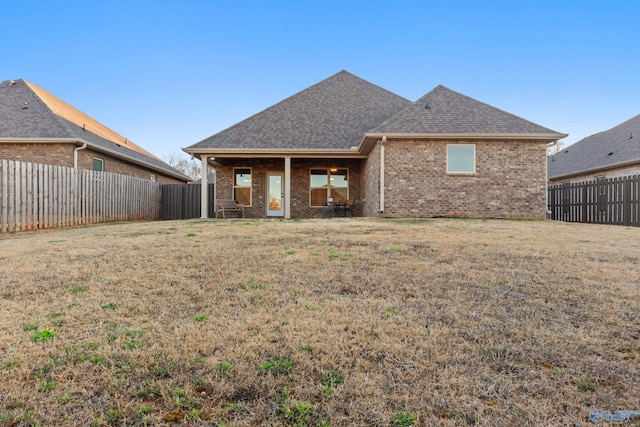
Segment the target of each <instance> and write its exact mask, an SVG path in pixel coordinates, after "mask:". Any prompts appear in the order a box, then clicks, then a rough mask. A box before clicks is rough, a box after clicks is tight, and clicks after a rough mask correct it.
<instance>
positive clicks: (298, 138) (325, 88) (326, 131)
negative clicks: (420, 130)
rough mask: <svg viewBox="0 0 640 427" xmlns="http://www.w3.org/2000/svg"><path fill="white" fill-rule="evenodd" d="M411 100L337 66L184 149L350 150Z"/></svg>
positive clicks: (191, 150) (190, 151)
mask: <svg viewBox="0 0 640 427" xmlns="http://www.w3.org/2000/svg"><path fill="white" fill-rule="evenodd" d="M411 104H412V103H411V101H409V100H407V99H405V98H402V97H401V96H398V95H396V94H394V93H392V92H389V91H388V90H386V89H383V88H381V87H379V86H376V85H374V84H372V83H369V82H367V81H365V80H363V79H361V78H359V77H356V76H354V75H353V74H350V73H348V72H347V71H340V72H339V73H337V74H335V75H333V76H331V77H329V78H328V79H326V80H323V81H321V82H319V83H317V84H315V85H313V86H311V87H309V88H307V89H305V90H303V91H301V92H299V93H297V94H295V95H293V96H291V97H289V98H287V99H285V100H283V101H281V102H279V103H277V104H275V105H273V106H271V107H269V108H267V109H266V110H264V111H262V112H260V113H258V114H255V115H254V116H251V117H249V118H248V119H246V120H243V121H241V122H239V123H237V124H236V125H233V126H231V127H230V128H228V129H225V130H223V131H221V132H219V133H217V134H215V135H213V136H210V137H209V138H207V139H204V140H202V141H200V142H198V143H197V144H194V145H192V146H190V147H187V148H185V149H184V150H185V151H186V152H188V153H198V152H207V151H211V149H214V150H215V149H235V150H243V149H251V150H261V149H268V150H274V149H281V150H287V149H303V150H314V149H315V150H329V151H330V150H342V149H347V150H349V149H352V148H353V147H356V146H358V144H359V143H360V141H361V140H362V136H363V135H364V133H365V132H366V131H367V130H369V129H371V128H373V127H374V126H376V125H377V124H378V123H380V122H382V121H383V120H385V119H386V118H388V117H389V116H391V115H392V114H395V113H396V112H397V111H399V110H401V109H403V108H405V107H407V106H409V105H411Z"/></svg>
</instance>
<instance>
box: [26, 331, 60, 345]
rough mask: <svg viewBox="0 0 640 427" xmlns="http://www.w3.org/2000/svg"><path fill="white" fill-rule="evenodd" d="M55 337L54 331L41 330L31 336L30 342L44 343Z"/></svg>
mask: <svg viewBox="0 0 640 427" xmlns="http://www.w3.org/2000/svg"><path fill="white" fill-rule="evenodd" d="M55 336H56V333H55V331H53V330H51V329H42V330H41V331H40V332H37V333H35V334H33V335H32V336H31V341H33V342H46V341H49V340H52V339H53V337H55Z"/></svg>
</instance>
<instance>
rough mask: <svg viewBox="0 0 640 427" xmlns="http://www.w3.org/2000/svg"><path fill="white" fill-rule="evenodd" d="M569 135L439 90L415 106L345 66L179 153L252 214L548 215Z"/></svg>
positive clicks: (223, 196)
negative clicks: (553, 168) (561, 145)
mask: <svg viewBox="0 0 640 427" xmlns="http://www.w3.org/2000/svg"><path fill="white" fill-rule="evenodd" d="M565 136H566V135H564V134H560V133H558V132H555V131H553V130H550V129H547V128H544V127H542V126H539V125H537V124H534V123H531V122H529V121H527V120H524V119H521V118H519V117H516V116H514V115H512V114H509V113H506V112H504V111H501V110H499V109H497V108H494V107H491V106H489V105H487V104H483V103H481V102H478V101H476V100H474V99H471V98H469V97H467V96H464V95H461V94H459V93H456V92H454V91H452V90H450V89H447V88H445V87H444V86H438V87H436V88H435V89H433V90H432V91H431V92H429V93H428V94H426V95H425V96H423V97H422V98H420V99H419V100H418V101H416V102H415V103H413V102H411V101H409V100H407V99H405V98H402V97H400V96H398V95H395V94H393V93H391V92H389V91H387V90H385V89H382V88H380V87H378V86H376V85H373V84H371V83H369V82H367V81H365V80H362V79H360V78H359V77H356V76H354V75H352V74H350V73H348V72H346V71H341V72H339V73H337V74H335V75H333V76H331V77H329V78H328V79H326V80H324V81H321V82H320V83H317V84H315V85H313V86H311V87H309V88H307V89H305V90H303V91H302V92H299V93H297V94H296V95H293V96H292V97H290V98H287V99H285V100H284V101H282V102H280V103H278V104H275V105H274V106H272V107H269V108H267V109H266V110H264V111H262V112H260V113H258V114H256V115H254V116H252V117H249V118H248V119H246V120H244V121H242V122H240V123H238V124H236V125H234V126H232V127H230V128H228V129H226V130H223V131H222V132H219V133H217V134H215V135H213V136H211V137H209V138H207V139H205V140H203V141H201V142H198V143H197V144H194V145H192V146H190V147H187V148H184V151H185V152H187V153H190V154H192V155H194V156H197V157H199V158H200V159H201V160H202V164H203V176H207V174H206V173H204V172H205V170H206V169H207V168H208V167H209V166H212V167H213V168H214V169H215V183H216V197H217V198H218V199H235V200H236V201H238V203H242V204H245V205H247V207H246V208H245V214H246V215H247V216H252V217H264V216H275V217H278V216H280V217H285V218H289V217H291V216H294V217H298V216H299V217H314V216H316V217H317V216H320V215H321V213H322V203H323V202H324V201H325V200H327V199H328V198H330V197H332V198H333V199H334V200H337V201H344V200H354V201H355V202H356V206H357V209H356V213H358V214H360V215H364V216H378V215H380V216H387V217H436V216H463V217H499V218H502V217H531V218H544V217H545V212H546V203H545V197H546V163H545V162H546V148H547V144H549V143H552V142H555V141H557V140H558V139H560V138H563V137H565ZM203 197H206V195H205V193H203ZM202 205H203V206H206V205H207V203H206V200H204V199H203V204H202ZM203 216H206V213H205V212H203Z"/></svg>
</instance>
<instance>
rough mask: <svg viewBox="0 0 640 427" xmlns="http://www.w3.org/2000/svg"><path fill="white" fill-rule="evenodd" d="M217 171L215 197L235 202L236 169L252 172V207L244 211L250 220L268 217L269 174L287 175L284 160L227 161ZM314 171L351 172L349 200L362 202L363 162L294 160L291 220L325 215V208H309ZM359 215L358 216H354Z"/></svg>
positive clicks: (292, 165) (292, 162) (292, 168)
mask: <svg viewBox="0 0 640 427" xmlns="http://www.w3.org/2000/svg"><path fill="white" fill-rule="evenodd" d="M223 161H224V165H223V166H217V167H216V197H217V198H218V199H232V198H233V168H251V191H252V194H251V207H249V208H245V215H246V216H247V217H249V218H263V217H265V216H266V205H265V197H266V191H267V182H266V178H267V172H282V173H284V159H224V160H223ZM311 168H348V169H349V197H350V198H351V199H354V200H356V201H359V200H360V197H361V193H360V181H361V177H360V170H361V160H353V159H291V216H292V217H303V218H312V217H320V216H321V215H322V208H318V207H311V206H309V204H310V202H309V184H310V178H309V170H310V169H311ZM355 214H356V215H357V214H358V212H355Z"/></svg>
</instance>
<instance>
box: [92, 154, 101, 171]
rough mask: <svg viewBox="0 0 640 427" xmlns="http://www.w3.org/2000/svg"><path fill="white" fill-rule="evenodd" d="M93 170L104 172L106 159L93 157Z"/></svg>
mask: <svg viewBox="0 0 640 427" xmlns="http://www.w3.org/2000/svg"><path fill="white" fill-rule="evenodd" d="M93 170H94V171H98V172H102V171H103V170H104V160H102V159H99V158H97V157H94V158H93Z"/></svg>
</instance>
